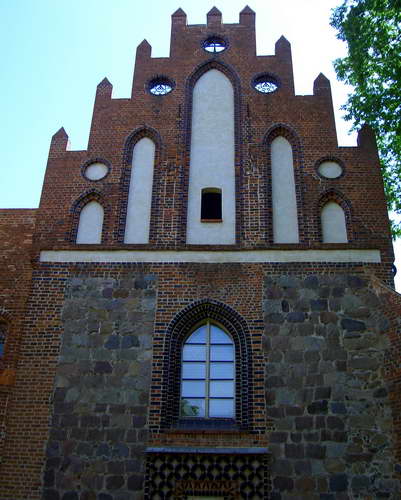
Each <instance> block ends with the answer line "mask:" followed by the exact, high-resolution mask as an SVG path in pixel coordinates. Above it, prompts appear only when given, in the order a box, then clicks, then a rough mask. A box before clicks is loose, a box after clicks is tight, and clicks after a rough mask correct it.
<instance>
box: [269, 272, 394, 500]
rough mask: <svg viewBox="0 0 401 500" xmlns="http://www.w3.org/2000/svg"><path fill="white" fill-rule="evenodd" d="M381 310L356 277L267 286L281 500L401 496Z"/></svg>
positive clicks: (275, 478)
mask: <svg viewBox="0 0 401 500" xmlns="http://www.w3.org/2000/svg"><path fill="white" fill-rule="evenodd" d="M379 305H380V303H379V299H378V298H377V296H376V295H375V293H374V292H373V291H372V290H371V289H370V288H369V286H368V283H367V282H366V281H365V280H364V279H362V278H361V277H359V276H340V275H332V276H329V275H320V276H315V275H313V276H312V275H311V276H306V277H295V276H288V275H286V276H280V277H277V278H272V277H267V278H266V279H265V290H264V320H265V337H264V348H265V352H266V357H267V362H266V399H267V409H268V415H269V416H270V417H271V419H272V420H273V422H274V432H272V434H271V436H270V443H271V445H270V449H271V451H272V454H273V457H274V460H273V470H272V483H273V498H274V499H290V498H297V499H308V500H313V499H322V500H323V499H325V500H331V499H333V500H334V499H348V498H352V499H367V498H372V499H373V498H391V499H394V500H395V499H399V498H400V492H399V484H398V481H396V480H395V479H394V475H393V472H394V470H393V469H394V464H395V460H394V456H393V436H392V430H393V429H392V417H391V409H390V406H389V401H388V391H387V387H386V383H385V381H384V379H383V372H382V367H383V360H384V356H385V352H386V349H387V348H388V347H389V343H388V338H387V336H386V335H385V334H384V333H383V332H385V330H386V329H387V328H388V326H389V325H388V321H387V319H386V318H385V317H384V316H383V315H382V313H381V312H380V309H379Z"/></svg>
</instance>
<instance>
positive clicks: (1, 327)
mask: <svg viewBox="0 0 401 500" xmlns="http://www.w3.org/2000/svg"><path fill="white" fill-rule="evenodd" d="M6 337H7V323H6V322H5V321H3V320H2V319H0V358H2V357H3V356H4V350H5V346H6Z"/></svg>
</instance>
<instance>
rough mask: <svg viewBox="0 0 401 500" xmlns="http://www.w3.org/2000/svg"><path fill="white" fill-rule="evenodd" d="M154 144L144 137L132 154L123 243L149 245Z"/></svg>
mask: <svg viewBox="0 0 401 500" xmlns="http://www.w3.org/2000/svg"><path fill="white" fill-rule="evenodd" d="M154 162H155V144H154V142H153V141H152V140H151V139H149V138H148V137H144V138H143V139H141V140H140V141H138V142H137V143H136V144H135V147H134V151H133V153H132V169H131V180H130V185H129V194H128V207H127V219H126V226H125V236H124V243H149V229H150V210H151V206H152V186H153V168H154Z"/></svg>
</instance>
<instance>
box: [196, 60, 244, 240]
mask: <svg viewBox="0 0 401 500" xmlns="http://www.w3.org/2000/svg"><path fill="white" fill-rule="evenodd" d="M192 106H193V107H192V134H191V161H190V174H189V192H188V214H187V242H188V243H190V244H209V245H215V244H234V243H235V172H234V158H235V156H234V155H235V142H234V141H235V140H234V89H233V86H232V84H231V82H230V80H229V79H228V78H227V77H226V76H225V75H224V74H223V73H221V72H220V71H217V70H215V69H211V70H209V71H207V72H206V73H205V74H204V75H202V76H201V77H200V78H199V80H198V81H197V82H196V85H195V87H194V90H193V105H192ZM209 186H213V187H214V188H218V189H221V192H222V222H219V223H208V222H201V221H200V219H201V193H202V189H203V188H206V187H209Z"/></svg>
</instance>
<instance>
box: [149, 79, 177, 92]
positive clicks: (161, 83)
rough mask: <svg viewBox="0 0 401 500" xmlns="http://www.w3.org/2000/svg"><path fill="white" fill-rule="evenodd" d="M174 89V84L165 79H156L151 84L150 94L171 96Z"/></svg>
mask: <svg viewBox="0 0 401 500" xmlns="http://www.w3.org/2000/svg"><path fill="white" fill-rule="evenodd" d="M173 88H174V85H173V82H172V81H171V80H169V79H168V78H165V77H159V78H154V79H153V80H151V81H150V82H149V92H150V93H151V94H153V95H166V94H169V93H170V92H171V91H172V90H173Z"/></svg>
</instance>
